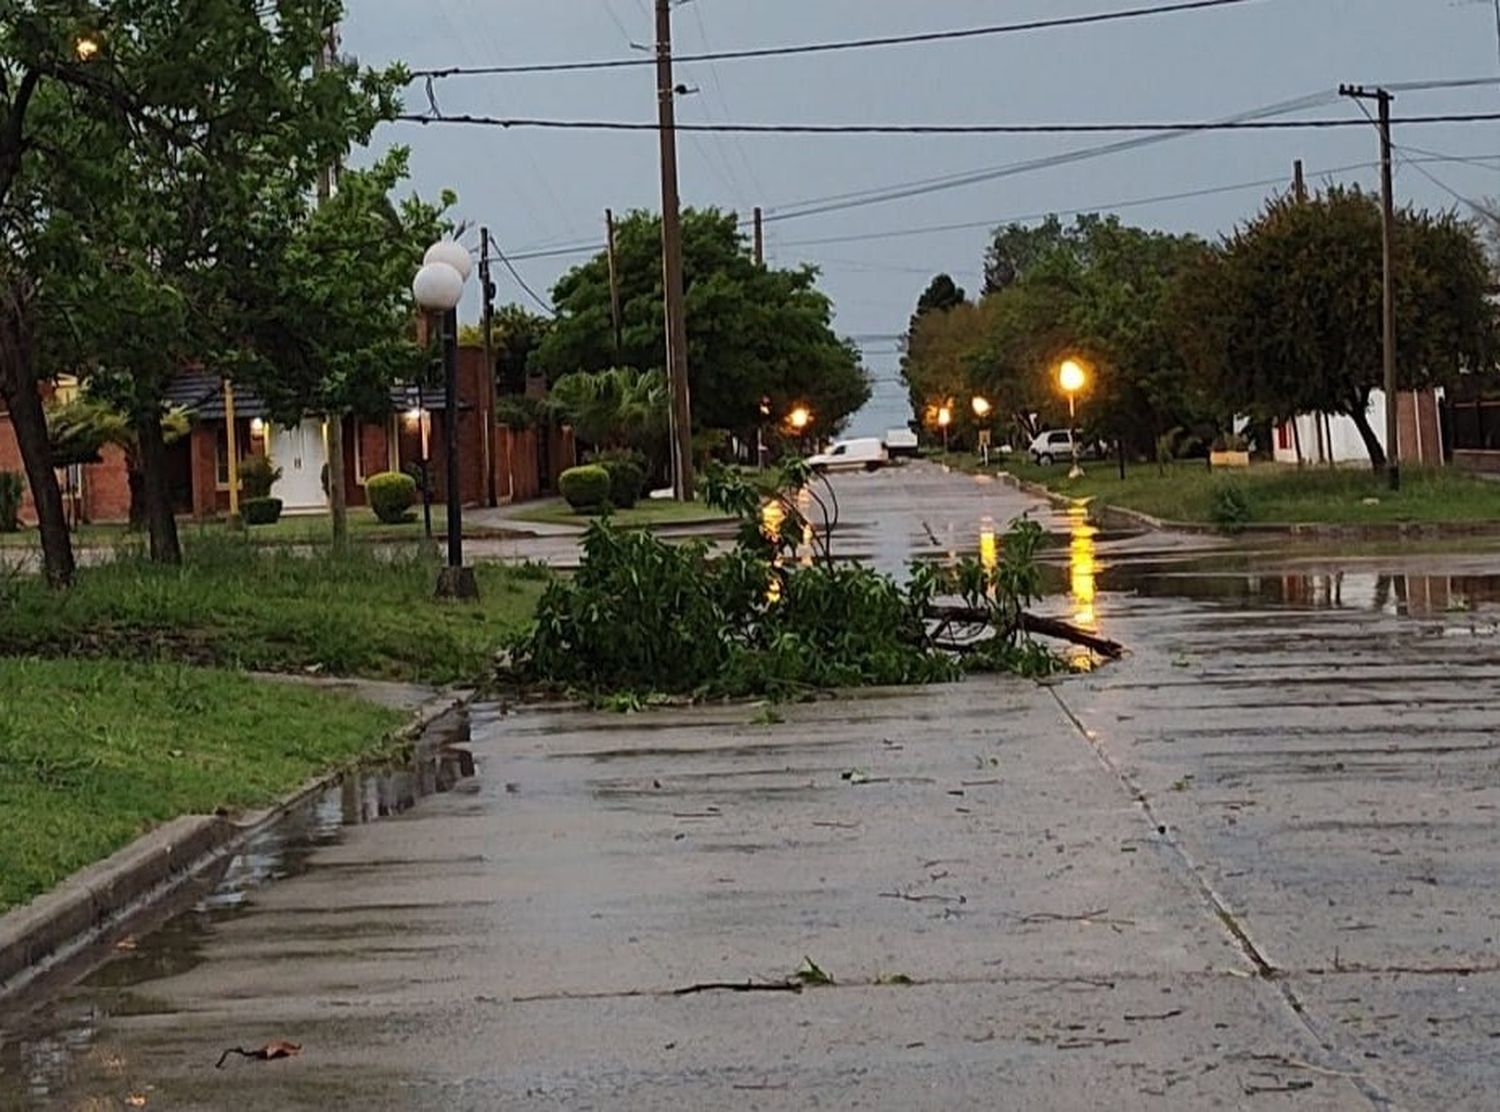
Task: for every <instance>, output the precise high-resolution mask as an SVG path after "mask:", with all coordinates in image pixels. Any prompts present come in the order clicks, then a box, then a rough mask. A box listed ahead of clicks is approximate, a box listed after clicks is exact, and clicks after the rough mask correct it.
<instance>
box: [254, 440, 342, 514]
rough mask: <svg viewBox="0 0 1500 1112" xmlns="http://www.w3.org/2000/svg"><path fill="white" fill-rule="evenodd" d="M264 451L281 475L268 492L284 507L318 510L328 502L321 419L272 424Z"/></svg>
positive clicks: (326, 458) (326, 455)
mask: <svg viewBox="0 0 1500 1112" xmlns="http://www.w3.org/2000/svg"><path fill="white" fill-rule="evenodd" d="M267 451H268V453H269V455H270V457H271V462H272V464H274V465H275V466H277V467H279V468H281V478H280V479H278V480H277V481H276V485H275V487H273V488H272V490H271V493H272V495H273V496H274V497H276V498H280V499H281V501H282V506H283V508H284V509H286V510H291V511H295V510H321V509H322V508H323V507H324V506H325V505H326V504H327V501H328V500H327V498H326V496H325V495H324V494H323V464H324V463H326V462H327V460H328V453H327V451H326V448H325V445H324V443H323V423H322V422H321V421H319V420H317V419H316V418H308V419H306V420H304V421H303V422H302V423H301V424H300V425H272V426H271V431H270V440H269V442H268V444H267Z"/></svg>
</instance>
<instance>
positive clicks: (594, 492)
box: [557, 463, 610, 513]
mask: <svg viewBox="0 0 1500 1112" xmlns="http://www.w3.org/2000/svg"><path fill="white" fill-rule="evenodd" d="M609 486H610V481H609V472H608V471H606V470H605V469H604V468H603V467H600V466H599V465H598V464H596V463H591V464H586V465H584V466H583V467H570V468H569V469H568V470H566V471H564V472H563V473H562V475H560V476H559V477H558V480H557V489H558V490H559V491H561V492H562V496H563V497H564V498H566V499H567V500H568V505H570V506H572V507H573V508H574V509H575V510H577V511H579V512H580V513H584V512H588V511H592V510H597V509H600V508H602V507H603V506H604V504H605V503H606V502H608V501H609Z"/></svg>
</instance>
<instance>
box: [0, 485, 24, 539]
mask: <svg viewBox="0 0 1500 1112" xmlns="http://www.w3.org/2000/svg"><path fill="white" fill-rule="evenodd" d="M25 493H26V480H25V479H23V478H21V476H20V474H19V473H18V472H15V471H0V533H14V532H16V531H17V530H19V529H20V528H21V498H22V496H23V495H25Z"/></svg>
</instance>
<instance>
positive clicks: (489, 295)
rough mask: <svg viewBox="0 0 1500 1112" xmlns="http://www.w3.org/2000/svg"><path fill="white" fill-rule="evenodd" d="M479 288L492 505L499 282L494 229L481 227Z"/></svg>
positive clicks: (495, 498) (493, 501)
mask: <svg viewBox="0 0 1500 1112" xmlns="http://www.w3.org/2000/svg"><path fill="white" fill-rule="evenodd" d="M479 288H480V295H481V296H482V297H483V298H484V303H483V315H484V319H483V323H482V324H481V326H480V327H482V328H483V329H484V366H485V372H484V374H485V380H484V400H485V408H484V412H483V413H481V414H480V415H479V416H480V432H481V433H482V434H483V435H482V437H481V439H482V440H483V442H484V493H485V499H486V501H488V502H489V504H490V505H491V506H498V505H499V504H500V495H499V490H498V489H497V487H496V484H495V336H494V333H495V283H494V281H493V280H492V279H491V278H490V230H489V228H480V229H479Z"/></svg>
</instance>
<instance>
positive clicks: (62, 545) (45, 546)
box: [0, 291, 75, 588]
mask: <svg viewBox="0 0 1500 1112" xmlns="http://www.w3.org/2000/svg"><path fill="white" fill-rule="evenodd" d="M8 292H9V293H10V298H9V304H7V305H5V306H4V307H3V309H0V397H3V398H4V399H5V406H6V408H7V409H8V410H9V411H10V421H11V426H12V427H13V428H14V429H15V432H16V442H17V444H18V446H19V447H20V449H21V460H22V462H23V464H24V465H25V468H26V479H27V482H28V483H29V484H30V486H31V502H32V506H33V507H34V509H35V511H36V519H37V531H38V532H39V533H40V534H41V540H42V571H43V574H45V576H46V578H47V583H48V585H49V586H52V587H56V588H63V587H69V586H71V585H72V583H73V573H74V570H75V565H74V563H73V538H72V536H71V535H70V534H69V532H68V517H67V512H66V511H65V510H64V509H63V500H62V488H61V487H59V486H58V483H57V471H56V469H55V468H54V467H53V466H52V442H51V440H50V438H49V437H48V436H47V415H46V412H45V411H44V410H43V409H42V396H41V394H40V393H39V392H38V386H39V384H38V382H37V377H36V367H35V364H34V363H33V362H32V351H31V335H30V332H29V331H28V330H27V327H26V321H25V317H24V314H25V312H26V309H25V306H24V305H23V304H22V302H21V300H20V298H19V297H18V296H17V295H15V293H14V291H8Z"/></svg>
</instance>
